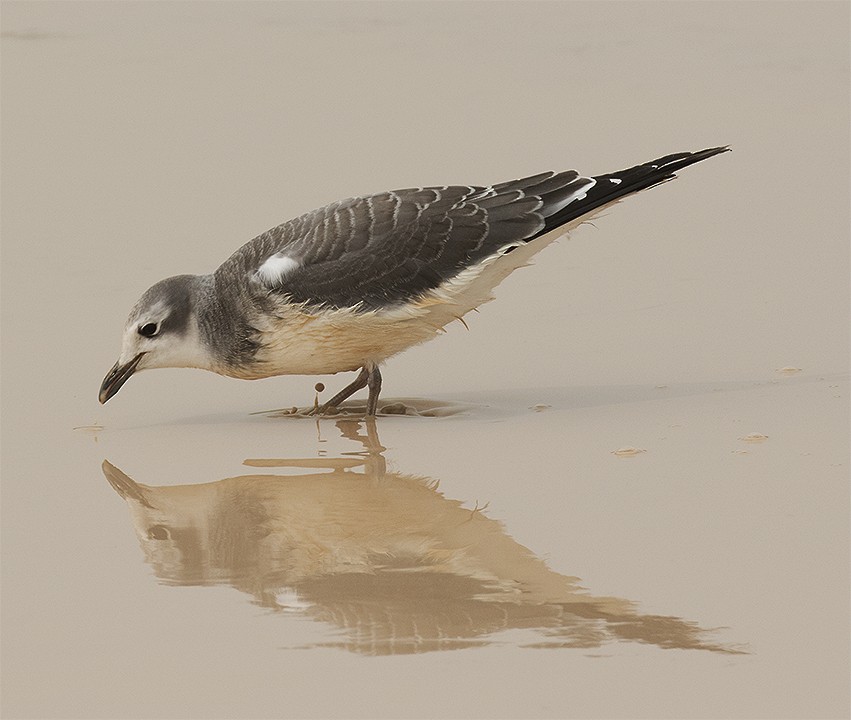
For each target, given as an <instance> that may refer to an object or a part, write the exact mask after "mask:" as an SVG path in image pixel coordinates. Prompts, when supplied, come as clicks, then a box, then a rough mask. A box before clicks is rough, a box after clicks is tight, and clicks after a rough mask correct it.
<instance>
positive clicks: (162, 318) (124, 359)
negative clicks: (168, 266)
mask: <svg viewBox="0 0 851 720" xmlns="http://www.w3.org/2000/svg"><path fill="white" fill-rule="evenodd" d="M203 283H204V279H202V278H201V277H199V276H197V275H177V276H175V277H170V278H166V279H165V280H160V282H158V283H157V284H156V285H154V286H153V287H151V288H150V289H149V290H147V291H146V292H145V294H144V295H142V297H141V298H140V299H139V302H137V303H136V305H135V306H134V307H133V310H131V311H130V317H129V318H127V324H126V325H125V326H124V337H123V339H122V342H121V355H120V356H119V357H118V362H116V363H115V365H114V366H113V367H112V369H111V370H110V371H109V372H108V373H107V375H106V377H105V378H104V380H103V384H102V385H101V387H100V393H99V394H98V399H99V400H100V401H101V402H102V403H105V402H106V401H107V400H109V399H110V398H111V397H112V396H113V395H115V393H117V392H118V391H119V389H120V388H121V386H122V385H123V384H124V383H125V382H127V380H128V379H129V378H130V376H131V375H133V373H135V372H137V371H139V370H146V369H148V368H157V367H199V368H208V367H209V365H210V363H209V354H208V353H207V351H206V349H205V347H204V345H203V343H202V342H201V339H200V334H199V331H198V321H197V317H196V305H197V302H198V300H199V298H200V297H201V293H200V290H201V288H202V287H203Z"/></svg>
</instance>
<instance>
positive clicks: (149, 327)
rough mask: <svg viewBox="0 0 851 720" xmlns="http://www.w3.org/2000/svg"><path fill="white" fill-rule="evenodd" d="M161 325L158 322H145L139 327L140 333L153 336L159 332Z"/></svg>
mask: <svg viewBox="0 0 851 720" xmlns="http://www.w3.org/2000/svg"><path fill="white" fill-rule="evenodd" d="M159 329H160V328H159V326H158V325H157V324H156V323H145V324H144V325H142V327H140V328H139V334H140V335H143V336H144V337H153V336H154V335H156V334H157V333H158V332H159Z"/></svg>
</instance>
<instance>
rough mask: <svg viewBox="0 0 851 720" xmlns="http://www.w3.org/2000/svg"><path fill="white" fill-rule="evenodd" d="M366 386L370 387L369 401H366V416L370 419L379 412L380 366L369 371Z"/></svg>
mask: <svg viewBox="0 0 851 720" xmlns="http://www.w3.org/2000/svg"><path fill="white" fill-rule="evenodd" d="M364 370H366V368H364ZM366 384H367V385H368V386H369V400H367V401H366V416H367V417H370V416H374V415H375V413H376V411H377V410H378V394H379V393H380V392H381V372H380V371H379V369H378V365H376V366H375V367H373V368H372V370H370V371H369V378H368V379H367V381H366Z"/></svg>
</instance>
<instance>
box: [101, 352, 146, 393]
mask: <svg viewBox="0 0 851 720" xmlns="http://www.w3.org/2000/svg"><path fill="white" fill-rule="evenodd" d="M144 354H145V353H139V354H138V355H137V356H136V357H134V358H133V359H132V360H131V361H130V362H127V363H124V364H123V365H122V364H121V362H120V361H119V362H117V363H115V365H113V366H112V368H111V369H110V371H109V372H108V373H107V374H106V377H105V378H104V379H103V382H102V383H101V385H100V392H99V393H98V401H99V402H100V404H101V405H103V404H104V403H105V402H106V401H107V400H109V399H110V398H111V397H112V396H113V395H115V393H117V392H118V391H119V390H120V389H121V386H122V385H123V384H124V383H126V382H127V381H128V380H129V379H130V376H131V375H132V374H133V373H134V372H136V366H137V365H138V364H139V361H140V360H141V359H142V356H143V355H144Z"/></svg>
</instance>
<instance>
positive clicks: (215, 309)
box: [194, 275, 257, 375]
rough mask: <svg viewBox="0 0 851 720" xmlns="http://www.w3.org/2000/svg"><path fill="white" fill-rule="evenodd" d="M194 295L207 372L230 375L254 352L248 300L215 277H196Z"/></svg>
mask: <svg viewBox="0 0 851 720" xmlns="http://www.w3.org/2000/svg"><path fill="white" fill-rule="evenodd" d="M194 294H195V298H194V301H195V307H196V313H195V317H196V319H197V321H198V333H199V339H200V341H201V343H202V344H203V345H204V346H205V348H206V350H207V352H208V353H209V355H210V359H211V365H212V367H210V368H209V369H211V370H214V371H215V372H218V373H221V374H223V375H232V374H234V372H233V371H234V370H235V369H236V368H238V367H239V366H240V365H241V364H244V363H246V362H248V361H250V359H251V358H252V357H253V356H254V353H255V352H256V351H257V342H256V330H255V329H254V328H253V327H252V326H251V324H250V322H251V316H252V304H251V301H250V298H248V297H246V296H242V295H240V294H239V293H238V292H236V291H235V290H234V288H233V286H232V284H224V283H222V281H221V279H220V278H217V277H216V276H215V275H200V276H198V282H197V283H196V287H195V293H194Z"/></svg>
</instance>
